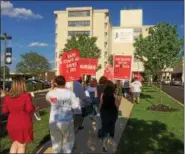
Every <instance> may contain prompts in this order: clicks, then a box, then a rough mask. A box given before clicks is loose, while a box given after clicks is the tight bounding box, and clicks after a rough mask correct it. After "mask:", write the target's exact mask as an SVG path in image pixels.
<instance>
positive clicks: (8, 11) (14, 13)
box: [1, 1, 43, 19]
mask: <svg viewBox="0 0 185 154" xmlns="http://www.w3.org/2000/svg"><path fill="white" fill-rule="evenodd" d="M1 15H4V16H9V17H12V18H22V19H28V18H34V19H42V18H43V17H42V16H41V15H40V14H35V13H33V12H32V10H30V9H26V8H15V7H14V6H13V4H12V3H11V2H9V1H1Z"/></svg>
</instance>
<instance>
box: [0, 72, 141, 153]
mask: <svg viewBox="0 0 185 154" xmlns="http://www.w3.org/2000/svg"><path fill="white" fill-rule="evenodd" d="M51 84H52V89H51V90H50V91H49V92H48V93H47V94H46V100H47V102H48V103H49V104H50V105H51V109H50V118H49V128H50V135H51V141H52V149H53V153H72V151H73V150H74V149H75V148H76V143H75V136H76V134H77V133H78V132H79V131H80V130H82V129H83V128H84V127H83V119H84V118H85V117H90V118H91V119H92V123H95V124H96V127H95V128H96V130H95V131H96V133H97V137H99V138H101V139H102V150H103V151H104V152H107V146H106V145H107V142H108V140H109V141H110V142H111V143H112V145H113V146H115V145H116V143H115V141H114V132H115V124H116V120H117V118H118V109H119V106H120V100H121V98H122V91H123V94H124V93H125V89H124V87H123V86H122V84H121V82H120V81H117V82H116V84H114V83H113V82H112V81H110V80H107V78H106V77H104V76H102V77H101V78H100V80H99V82H97V80H96V79H94V78H92V79H91V80H89V81H87V82H85V83H84V82H82V81H81V80H78V81H73V82H71V83H66V80H65V78H64V77H63V76H56V77H55V78H54V79H53V80H52V82H51ZM141 86H142V85H141V83H140V82H139V81H138V80H136V81H134V82H132V83H131V84H130V86H129V88H130V91H127V92H128V93H129V92H132V95H133V98H134V101H137V102H139V96H140V92H141ZM38 109H39V107H38V106H37V107H36V106H34V105H33V104H32V96H31V94H30V93H28V92H27V91H26V85H25V80H24V79H23V78H20V77H19V78H15V79H14V80H13V83H12V87H11V89H10V91H9V92H8V93H7V94H6V96H5V97H4V99H3V107H2V113H9V118H8V123H7V131H8V135H9V138H10V140H11V141H12V145H11V148H10V153H25V151H26V143H29V142H32V141H33V122H32V114H33V113H34V111H36V110H38Z"/></svg>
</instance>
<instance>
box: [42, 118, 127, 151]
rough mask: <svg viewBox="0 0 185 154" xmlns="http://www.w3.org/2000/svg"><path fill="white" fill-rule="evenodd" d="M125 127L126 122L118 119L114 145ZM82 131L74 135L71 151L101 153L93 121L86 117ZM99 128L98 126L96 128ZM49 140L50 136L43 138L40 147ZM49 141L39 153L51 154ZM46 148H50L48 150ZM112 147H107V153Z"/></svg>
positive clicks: (99, 140)
mask: <svg viewBox="0 0 185 154" xmlns="http://www.w3.org/2000/svg"><path fill="white" fill-rule="evenodd" d="M125 125H126V121H125V119H124V118H122V117H119V118H118V120H117V122H116V128H115V141H116V143H119V140H120V137H121V134H122V132H123V129H124V127H125ZM83 126H84V129H83V130H81V131H79V132H78V133H77V135H76V141H75V142H76V149H75V150H74V151H73V153H83V154H86V153H103V151H102V149H101V146H102V141H101V139H100V138H98V134H97V131H96V129H95V128H96V125H95V124H94V121H93V120H92V119H91V118H90V117H86V118H85V119H84V123H83ZM97 127H99V126H97ZM49 140H50V136H49V135H48V136H45V138H44V139H43V140H42V142H40V144H39V145H40V146H41V145H42V143H46V141H49ZM50 147H51V141H49V142H47V144H46V147H44V148H41V149H40V151H39V153H44V152H45V151H46V150H47V152H48V153H52V151H51V148H50ZM48 148H50V149H49V150H48ZM112 150H113V149H112V147H111V145H108V151H109V152H110V153H112V152H113V151H112Z"/></svg>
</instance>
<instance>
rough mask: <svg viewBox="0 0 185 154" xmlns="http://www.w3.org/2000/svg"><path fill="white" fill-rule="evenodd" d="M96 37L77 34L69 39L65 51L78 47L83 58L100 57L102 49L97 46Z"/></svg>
mask: <svg viewBox="0 0 185 154" xmlns="http://www.w3.org/2000/svg"><path fill="white" fill-rule="evenodd" d="M96 41H97V38H96V37H89V36H88V35H85V34H83V35H76V36H72V37H71V38H70V39H68V40H67V43H66V44H65V48H64V49H63V50H62V52H61V54H62V53H63V52H66V51H69V50H72V49H75V48H78V49H79V51H80V57H83V58H100V55H101V50H100V49H99V48H98V47H97V46H96Z"/></svg>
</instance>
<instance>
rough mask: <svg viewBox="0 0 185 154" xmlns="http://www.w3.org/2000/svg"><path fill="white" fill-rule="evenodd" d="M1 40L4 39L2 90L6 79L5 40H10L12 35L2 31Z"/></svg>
mask: <svg viewBox="0 0 185 154" xmlns="http://www.w3.org/2000/svg"><path fill="white" fill-rule="evenodd" d="M0 38H1V40H4V69H3V90H5V80H6V59H5V58H6V57H5V55H6V45H7V44H6V40H11V39H12V37H11V36H8V35H7V34H6V33H4V34H3V35H2V36H1V37H0Z"/></svg>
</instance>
